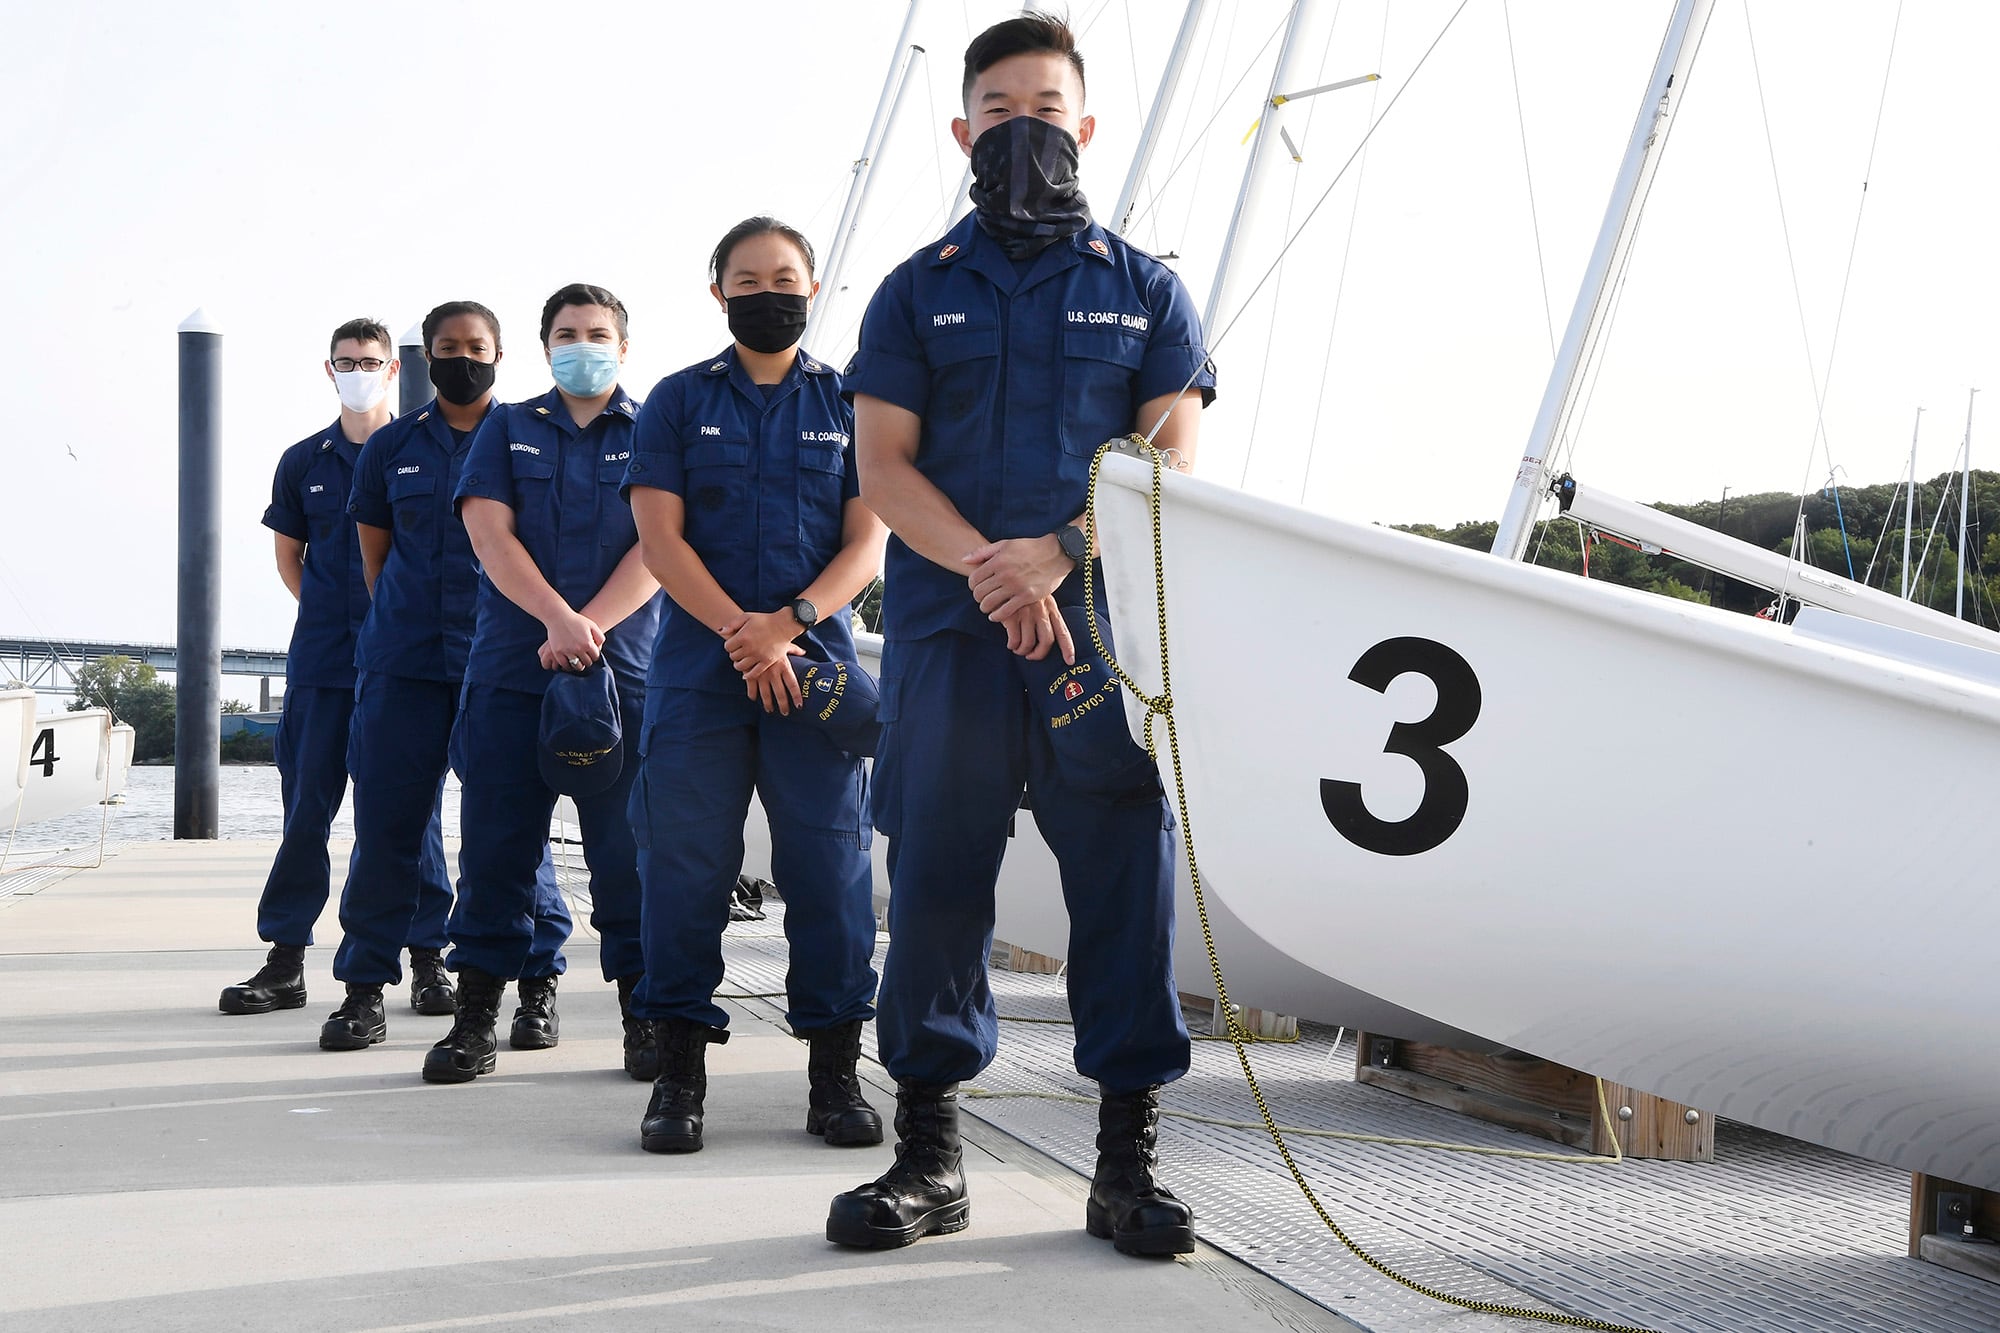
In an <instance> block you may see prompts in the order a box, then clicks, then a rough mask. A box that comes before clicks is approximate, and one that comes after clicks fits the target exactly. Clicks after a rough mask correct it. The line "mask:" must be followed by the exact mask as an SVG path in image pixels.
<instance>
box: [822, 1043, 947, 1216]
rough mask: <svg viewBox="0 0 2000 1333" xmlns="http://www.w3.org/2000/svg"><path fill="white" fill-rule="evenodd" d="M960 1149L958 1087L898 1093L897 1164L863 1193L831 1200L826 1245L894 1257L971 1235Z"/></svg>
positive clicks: (912, 1087)
mask: <svg viewBox="0 0 2000 1333" xmlns="http://www.w3.org/2000/svg"><path fill="white" fill-rule="evenodd" d="M962 1160H963V1153H962V1152H961V1150H960V1148H959V1142H958V1084H956V1083H899V1084H897V1085H896V1164H895V1165H894V1166H892V1167H890V1168H889V1169H888V1170H887V1171H886V1172H884V1173H883V1174H882V1178H881V1179H880V1180H875V1181H871V1182H869V1183H868V1184H866V1185H863V1186H861V1188H859V1189H852V1190H849V1191H848V1192H847V1193H845V1194H836V1195H835V1196H834V1197H833V1209H832V1211H831V1212H829V1213H828V1214H827V1218H826V1238H827V1239H828V1240H830V1241H832V1242H833V1243H834V1244H836V1245H852V1246H855V1247H856V1248H858V1249H865V1250H893V1249H896V1248H898V1247H899V1246H903V1245H908V1244H909V1243H910V1242H911V1241H915V1240H921V1239H922V1238H923V1237H925V1236H944V1235H949V1234H950V1233H952V1232H954V1231H963V1230H965V1228H966V1226H967V1224H969V1223H970V1222H971V1221H972V1204H971V1202H970V1201H969V1200H968V1199H967V1198H966V1197H965V1176H964V1174H963V1172H962V1171H961V1170H960V1166H961V1162H962Z"/></svg>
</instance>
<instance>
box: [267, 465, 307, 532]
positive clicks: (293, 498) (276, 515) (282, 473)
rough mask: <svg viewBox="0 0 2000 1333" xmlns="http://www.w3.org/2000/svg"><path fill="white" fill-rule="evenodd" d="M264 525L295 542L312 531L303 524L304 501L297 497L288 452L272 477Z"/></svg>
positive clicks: (296, 482) (304, 518) (294, 472)
mask: <svg viewBox="0 0 2000 1333" xmlns="http://www.w3.org/2000/svg"><path fill="white" fill-rule="evenodd" d="M264 526H265V527H267V528H269V529H270V530H271V531H273V532H276V533H280V534H282V535H283V536H286V537H290V538H292V539H293V540H295V541H304V540H305V539H306V537H307V535H308V534H309V533H310V532H311V531H312V529H311V528H310V527H308V526H307V524H306V510H305V501H304V498H303V497H302V496H301V495H300V494H299V479H298V476H297V469H296V468H295V467H294V466H293V460H292V452H291V451H290V450H287V451H286V453H285V456H284V457H283V458H281V459H279V460H278V470H277V473H276V474H275V475H274V476H273V477H272V478H271V503H270V505H269V507H267V508H266V509H265V510H264Z"/></svg>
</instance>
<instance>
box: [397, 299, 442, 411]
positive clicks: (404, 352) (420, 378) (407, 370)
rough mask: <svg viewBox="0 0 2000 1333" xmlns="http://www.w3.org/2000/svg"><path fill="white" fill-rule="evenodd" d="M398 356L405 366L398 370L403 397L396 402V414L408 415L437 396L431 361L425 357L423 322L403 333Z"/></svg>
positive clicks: (413, 325)
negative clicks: (433, 382) (432, 379)
mask: <svg viewBox="0 0 2000 1333" xmlns="http://www.w3.org/2000/svg"><path fill="white" fill-rule="evenodd" d="M396 356H397V357H398V358H399V359H400V360H401V361H402V363H403V368H402V369H401V370H399V371H397V372H396V382H397V383H398V384H400V385H402V386H403V393H402V397H401V398H400V399H398V400H397V404H396V415H398V416H404V417H406V416H408V415H410V413H412V412H415V411H417V410H418V409H420V408H422V407H423V405H424V404H425V403H428V402H429V401H430V400H431V399H433V398H435V397H437V389H436V388H434V387H433V386H432V385H431V363H430V362H429V361H426V360H425V359H424V326H423V324H422V323H421V322H419V323H416V324H412V325H411V326H410V331H409V332H408V333H406V334H404V335H403V342H402V345H401V346H400V347H398V348H397V349H396Z"/></svg>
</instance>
